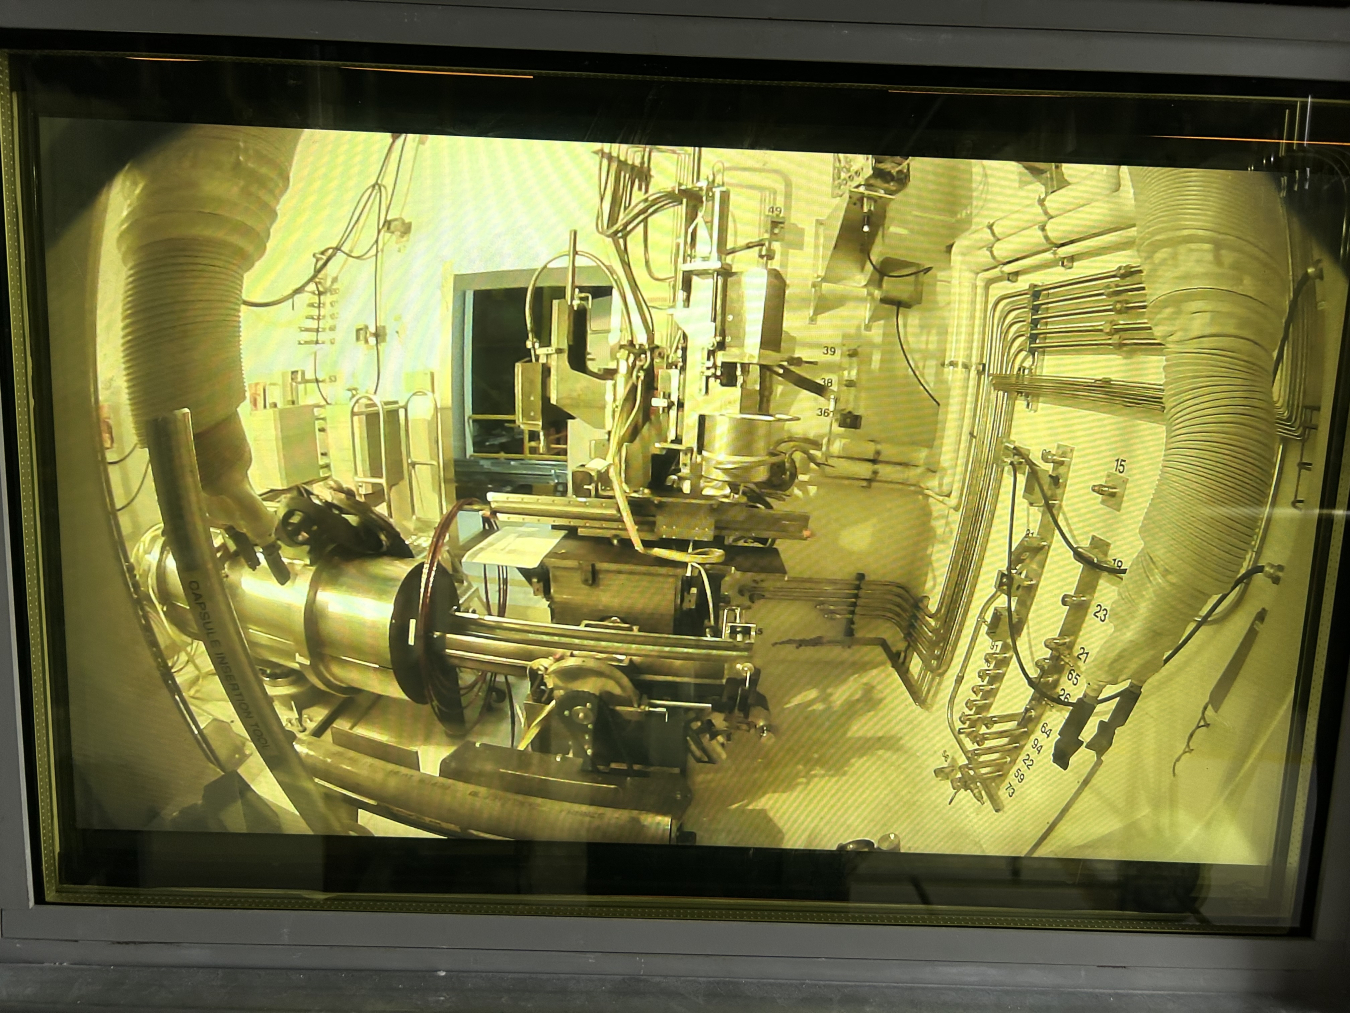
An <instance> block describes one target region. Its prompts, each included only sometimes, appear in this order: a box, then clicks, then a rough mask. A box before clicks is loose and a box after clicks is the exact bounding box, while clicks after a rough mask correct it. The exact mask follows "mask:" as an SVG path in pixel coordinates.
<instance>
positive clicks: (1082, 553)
mask: <svg viewBox="0 0 1350 1013" xmlns="http://www.w3.org/2000/svg"><path fill="white" fill-rule="evenodd" d="M1016 453H1017V456H1018V457H1020V458H1022V460H1024V461H1026V463H1027V471H1028V472H1029V473H1030V474H1031V477H1032V479H1033V480H1034V481H1035V483H1036V491H1037V492H1039V493H1040V494H1041V502H1043V503H1044V504H1045V512H1046V513H1047V514H1049V516H1050V521H1051V523H1053V524H1054V525H1055V530H1056V531H1057V532H1059V537H1060V539H1061V540H1062V541H1063V542H1064V545H1065V546H1066V547H1067V548H1068V550H1069V551H1070V552H1071V553H1073V558H1074V559H1076V560H1077V561H1078V562H1080V563H1082V564H1083V565H1084V566H1086V567H1087V568H1088V569H1090V570H1097V571H1099V572H1101V573H1113V574H1115V575H1116V576H1118V577H1123V576H1124V575H1125V574H1126V573H1128V572H1129V571H1128V568H1126V567H1124V566H1112V565H1111V564H1110V563H1103V562H1101V561H1100V560H1098V559H1096V558H1094V557H1093V556H1092V555H1091V554H1090V553H1088V552H1087V551H1086V550H1085V549H1082V548H1079V547H1078V546H1077V545H1075V544H1074V543H1073V539H1072V538H1070V537H1069V533H1068V532H1067V531H1065V530H1064V526H1063V525H1062V524H1060V521H1059V515H1058V513H1056V511H1055V509H1054V508H1053V507H1052V506H1051V505H1050V496H1049V494H1048V493H1047V492H1046V489H1045V483H1043V482H1042V481H1041V473H1040V470H1039V469H1038V468H1037V466H1036V464H1035V463H1034V462H1033V461H1032V460H1031V458H1030V457H1029V456H1027V455H1026V454H1025V453H1023V452H1022V451H1021V450H1017V451H1016Z"/></svg>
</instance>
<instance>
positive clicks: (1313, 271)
mask: <svg viewBox="0 0 1350 1013" xmlns="http://www.w3.org/2000/svg"><path fill="white" fill-rule="evenodd" d="M1321 269H1322V262H1321V261H1320V260H1319V261H1316V262H1314V263H1313V265H1312V266H1311V267H1309V268H1308V269H1307V270H1306V271H1304V272H1303V273H1302V274H1300V275H1299V277H1298V281H1296V282H1294V291H1293V292H1291V293H1290V295H1289V308H1288V309H1287V310H1285V313H1284V329H1283V331H1282V332H1281V334H1280V343H1279V345H1278V346H1276V348H1275V367H1274V368H1273V369H1272V370H1271V373H1270V375H1271V378H1272V379H1273V378H1275V377H1277V376H1279V375H1280V366H1281V365H1282V364H1283V363H1284V349H1285V346H1286V345H1288V344H1289V335H1290V332H1291V331H1292V330H1293V328H1294V314H1295V312H1296V311H1297V309H1298V299H1299V296H1301V295H1302V294H1303V290H1304V289H1306V288H1307V287H1308V282H1310V281H1312V280H1313V278H1314V277H1316V276H1317V275H1318V274H1320V273H1321Z"/></svg>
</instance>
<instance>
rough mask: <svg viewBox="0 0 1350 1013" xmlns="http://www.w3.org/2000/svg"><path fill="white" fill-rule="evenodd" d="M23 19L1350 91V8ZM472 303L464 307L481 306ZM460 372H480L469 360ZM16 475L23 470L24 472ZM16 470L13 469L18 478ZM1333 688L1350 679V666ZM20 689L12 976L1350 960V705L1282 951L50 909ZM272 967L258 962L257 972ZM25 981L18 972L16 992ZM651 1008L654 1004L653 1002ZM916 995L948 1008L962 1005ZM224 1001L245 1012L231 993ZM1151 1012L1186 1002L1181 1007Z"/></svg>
mask: <svg viewBox="0 0 1350 1013" xmlns="http://www.w3.org/2000/svg"><path fill="white" fill-rule="evenodd" d="M11 29H20V30H48V31H50V30H70V31H82V32H124V33H125V32H133V33H145V34H146V35H147V36H154V35H162V34H166V33H179V34H184V35H199V36H200V35H220V36H234V37H248V38H282V39H292V40H312V39H315V38H323V39H329V40H336V41H360V42H371V43H386V44H418V45H435V44H444V45H456V46H465V47H482V48H502V47H504V46H507V45H509V46H510V47H511V48H513V49H536V50H541V51H555V52H556V51H568V50H575V51H590V52H605V53H618V54H638V55H653V56H655V55H660V56H672V57H701V58H717V57H734V58H737V59H773V60H798V61H827V62H834V63H841V64H842V63H878V64H896V65H901V64H913V65H925V66H934V67H978V68H990V69H1029V70H1046V69H1063V70H1076V71H1106V72H1123V73H1132V74H1167V75H1205V76H1219V77H1241V78H1246V79H1251V78H1252V77H1260V78H1267V79H1278V80H1281V81H1285V82H1289V81H1307V82H1309V87H1310V88H1312V87H1314V86H1315V84H1316V83H1318V82H1345V81H1348V80H1350V12H1348V11H1346V10H1342V9H1325V8H1322V9H1314V8H1290V7H1271V6H1260V5H1249V4H1234V3H1220V2H1196V0H1173V2H1162V0H1025V2H1018V3H1013V2H1008V3H1005V4H1001V5H987V4H984V3H980V2H978V0H950V2H948V3H946V4H942V5H935V4H931V3H918V2H915V0H895V2H893V3H891V4H889V5H887V6H885V7H884V8H883V7H882V6H880V5H876V4H874V3H867V2H864V0H836V2H835V3H832V4H830V5H829V6H828V8H826V7H824V6H822V5H819V4H818V3H816V2H813V0H778V2H776V3H774V4H767V5H766V4H763V3H761V2H759V0H716V2H713V0H686V2H684V3H675V2H671V0H590V2H584V0H511V5H510V6H509V7H507V6H503V5H496V4H489V3H459V4H442V3H434V2H405V0H199V2H196V3H194V4H191V5H187V4H182V3H180V2H177V0H45V2H44V3H41V4H35V3H25V2H23V0H0V33H5V32H7V31H8V30H11ZM466 277H467V276H466ZM458 284H459V280H458V278H457V279H456V285H458ZM455 310H456V313H460V312H461V311H462V306H461V301H460V300H458V299H457V300H456V302H455ZM21 311H22V307H15V312H16V313H21ZM15 319H16V320H17V321H18V322H19V323H21V322H22V321H21V320H20V319H19V318H18V317H16V318H15ZM461 322H462V318H461ZM461 347H462V345H461ZM460 375H461V376H463V375H465V374H464V372H463V370H462V369H461V372H460ZM6 463H7V464H8V465H9V468H11V469H12V468H13V467H14V466H16V465H19V464H20V463H21V462H6ZM10 475H12V471H10V470H7V471H6V473H5V475H4V476H3V477H4V481H5V482H6V483H8V482H9V480H10ZM1347 483H1350V468H1347V469H1345V470H1344V471H1343V475H1342V486H1343V488H1342V497H1343V498H1342V501H1344V494H1345V492H1346V489H1345V486H1346V484H1347ZM8 502H9V501H8V499H7V498H5V499H0V514H2V515H3V519H4V521H5V523H6V524H7V525H8V524H10V523H12V522H14V521H16V520H17V518H13V517H11V516H10V513H9V509H8ZM1341 520H1342V518H1338V519H1337V522H1338V529H1339V524H1340V522H1341ZM12 551H13V550H12V546H11V544H10V543H9V542H8V541H5V542H4V544H3V545H0V553H3V555H4V559H5V562H6V563H7V564H10V565H8V566H7V567H6V570H5V578H4V579H5V585H4V589H5V593H6V594H8V596H9V599H10V607H9V608H8V609H0V640H3V641H4V642H6V643H8V645H9V652H8V666H9V668H10V671H11V674H12V675H13V674H14V673H17V672H18V671H19V667H18V656H17V648H16V636H17V630H16V627H15V617H14V614H13V597H14V596H13V584H12V580H13V575H14V574H15V573H16V572H18V571H16V570H15V568H14V566H13V563H14V559H13V558H12ZM1333 676H1335V677H1340V678H1344V673H1333ZM7 685H8V687H9V689H8V691H7V692H4V693H0V965H3V964H6V963H7V964H11V965H17V964H41V963H49V964H56V963H72V962H73V963H83V964H110V963H120V964H124V965H128V964H129V965H143V966H147V967H148V966H169V965H173V966H177V967H180V968H188V967H195V968H216V969H223V968H230V967H233V968H274V969H285V968H297V967H305V968H326V969H332V970H334V971H336V970H339V969H344V970H350V969H353V968H364V969H367V970H369V971H370V972H371V973H374V972H384V973H393V972H395V971H407V972H413V971H419V970H420V971H434V972H451V971H453V972H457V973H459V974H461V975H470V974H471V972H486V973H492V974H499V975H500V974H508V973H510V972H520V971H529V972H532V973H534V974H542V975H548V976H550V979H551V980H552V981H554V983H555V984H557V985H558V986H559V987H560V988H561V987H564V986H565V983H566V982H569V981H573V980H579V981H582V982H587V981H593V980H594V978H588V977H585V976H594V975H605V976H611V979H610V980H612V981H620V980H623V981H631V980H638V979H640V978H650V977H655V978H658V979H659V978H663V977H666V976H671V977H679V978H683V979H686V980H690V979H696V980H699V981H703V982H714V983H716V982H718V981H722V982H726V981H728V980H731V979H759V980H763V981H765V982H776V983H777V984H776V985H769V984H766V985H765V986H764V991H763V995H765V996H772V995H789V996H792V995H795V996H798V997H801V996H807V995H812V994H820V993H819V992H816V993H812V992H810V990H809V989H806V990H805V991H801V990H798V991H793V990H792V987H791V986H800V987H801V988H805V984H806V983H811V982H815V983H824V982H853V983H870V984H873V985H882V984H897V983H906V984H909V985H912V986H923V987H925V988H929V989H931V988H933V987H937V986H943V987H947V988H954V987H956V986H971V985H978V986H985V989H984V991H980V990H978V989H977V990H976V991H977V992H978V995H977V994H976V992H972V993H968V995H969V997H970V999H971V1003H970V1005H969V1006H968V1007H967V1008H975V1007H976V1005H977V1004H979V1005H986V1004H987V1005H989V1006H991V1007H992V1006H993V1005H994V1004H995V1003H998V1002H1005V1001H1007V999H1008V998H1009V997H1010V996H1011V995H1013V993H1010V992H1008V991H1006V990H1007V989H1026V990H1031V991H1028V992H1026V993H1019V994H1022V995H1024V997H1025V996H1041V997H1046V996H1048V997H1049V998H1045V999H1044V1000H1043V1001H1045V1002H1046V1004H1047V1008H1069V1006H1070V1005H1071V1004H1072V1003H1073V1002H1074V1001H1075V1000H1074V999H1073V996H1075V995H1079V996H1081V995H1082V994H1083V993H1084V990H1086V991H1088V992H1093V993H1094V994H1096V993H1102V992H1109V993H1111V994H1113V995H1114V994H1121V995H1123V994H1125V993H1127V992H1130V991H1134V992H1138V991H1139V990H1152V992H1153V993H1154V994H1157V995H1159V996H1161V995H1164V994H1166V993H1183V992H1184V993H1190V994H1192V995H1194V994H1196V993H1200V992H1210V993H1214V994H1215V995H1217V996H1219V997H1220V998H1221V1001H1222V1004H1223V1006H1225V1007H1226V1008H1237V1007H1236V1006H1235V1005H1234V1003H1235V1002H1236V998H1237V997H1238V996H1240V995H1242V994H1253V993H1272V992H1280V993H1286V994H1293V993H1296V992H1299V991H1304V990H1306V989H1307V988H1309V987H1311V986H1312V985H1315V984H1317V983H1318V982H1324V983H1325V982H1332V981H1333V980H1334V976H1335V975H1336V974H1337V973H1338V972H1339V971H1340V969H1341V968H1342V967H1343V966H1344V963H1345V961H1346V959H1347V957H1350V945H1348V939H1350V863H1346V862H1343V861H1337V860H1336V857H1337V856H1340V855H1344V854H1347V853H1350V748H1346V747H1347V746H1350V742H1348V741H1347V740H1350V699H1347V703H1346V708H1345V710H1346V713H1345V714H1344V715H1343V716H1342V725H1341V741H1342V747H1343V748H1341V749H1340V750H1339V751H1338V755H1337V760H1336V768H1335V775H1334V790H1333V793H1332V797H1331V805H1330V810H1329V812H1328V814H1327V824H1326V837H1325V841H1324V849H1325V850H1324V854H1325V855H1326V856H1327V859H1328V860H1326V861H1324V862H1323V863H1322V868H1321V875H1320V883H1318V884H1317V886H1316V890H1317V894H1318V902H1317V907H1316V912H1315V919H1314V924H1313V928H1312V932H1311V935H1310V937H1308V938H1278V939H1271V938H1253V937H1236V936H1189V935H1188V936H1177V935H1171V934H1156V935H1149V934H1138V933H1121V932H1070V931H1058V930H1022V929H971V928H929V927H900V926H860V925H804V924H774V923H754V924H745V923H721V922H714V921H657V920H636V919H605V918H596V919H585V918H544V917H532V916H510V917H505V916H464V915H412V914H381V913H373V912H366V913H331V912H314V911H248V910H234V909H228V910H223V909H218V910H205V909H173V908H131V907H93V906H75V905H50V906H49V905H36V904H34V898H33V893H32V888H31V881H32V879H31V874H30V869H31V864H32V862H33V860H34V858H35V857H36V856H33V855H32V854H31V853H30V841H31V839H32V838H31V837H30V828H29V826H28V821H27V812H28V808H27V801H28V799H27V789H26V782H25V770H24V766H23V763H24V761H23V755H22V735H21V732H20V724H19V691H18V682H17V679H15V678H13V677H11V679H10V680H9V682H8V683H7ZM372 940H379V943H378V944H374V943H372V942H371V941H372ZM221 973H224V972H223V971H222V972H221ZM249 973H252V972H240V977H239V978H238V979H237V980H242V976H243V975H247V974H249ZM569 976H571V977H569ZM578 976H579V977H578ZM49 977H50V976H49ZM520 977H521V976H520V975H516V977H513V978H510V979H505V978H503V979H500V980H501V981H502V982H503V983H504V984H503V987H504V988H506V990H507V993H511V989H512V988H515V987H516V986H512V985H510V984H509V982H510V981H517V984H519V982H518V980H517V979H519V978H520ZM7 980H8V979H6V978H5V975H4V972H3V970H0V990H2V989H3V988H4V987H6V986H5V985H4V982H5V981H7ZM52 980H54V979H52ZM418 980H419V981H425V982H427V985H426V987H427V988H428V989H430V988H434V987H436V980H435V979H434V978H432V979H426V978H418ZM464 980H468V979H467V978H465V979H464ZM569 987H570V986H569ZM775 988H777V989H778V991H777V992H775V991H774V989H775ZM528 991H529V990H528V989H527V988H525V987H524V986H523V985H522V986H520V987H519V988H518V989H517V994H519V995H520V996H521V997H522V999H521V1001H522V1003H523V1002H525V1001H526V997H527V993H528ZM0 994H3V992H0ZM427 994H428V995H431V994H433V993H431V992H428V993H427ZM631 994H633V995H635V996H637V995H640V994H645V993H642V991H641V989H635V990H634V991H632V993H631ZM693 994H702V995H705V996H706V997H707V998H706V999H705V1001H706V1002H707V1003H708V1004H709V1005H711V1006H712V1007H713V1008H715V1009H716V1008H726V1009H739V1008H745V1006H744V1005H743V998H744V993H737V992H736V991H735V990H734V989H732V990H728V989H727V988H721V989H720V991H719V987H709V988H707V989H705V990H704V992H702V993H698V992H697V990H695V992H694V993H693ZM889 994H892V995H895V994H898V993H889ZM904 994H906V995H909V994H911V993H904ZM912 994H915V995H918V994H924V995H928V996H930V997H934V998H935V997H936V996H937V995H938V994H939V993H937V992H932V991H929V992H926V993H912ZM719 997H720V998H719ZM981 997H983V998H981ZM1224 997H1226V998H1224ZM205 1001H206V1002H208V1003H210V1002H213V1001H216V1000H210V999H207V1000H205ZM218 1001H219V1002H220V1003H222V1004H223V1003H225V1002H226V1001H227V1000H226V999H225V998H224V996H221V997H220V998H219V1000H218ZM1201 1005H1202V1004H1201V1003H1199V1002H1196V1003H1193V1004H1192V1005H1191V1006H1190V1007H1189V1008H1201ZM568 1008H571V1007H570V1006H569V1007H568ZM593 1008H601V1007H599V1006H596V1007H593ZM944 1008H945V1007H944ZM1120 1008H1126V1007H1125V1006H1123V1005H1122V1006H1121V1007H1120ZM1150 1008H1180V1007H1169V1006H1166V1005H1164V1004H1162V1003H1161V1002H1160V1003H1159V1004H1158V1005H1156V1006H1152V1007H1150ZM1205 1008H1221V1007H1219V1006H1215V1007H1205ZM1244 1008H1246V1007H1244ZM1281 1008H1287V1007H1281ZM1313 1008H1332V1007H1331V1006H1326V1007H1321V1006H1318V1007H1313Z"/></svg>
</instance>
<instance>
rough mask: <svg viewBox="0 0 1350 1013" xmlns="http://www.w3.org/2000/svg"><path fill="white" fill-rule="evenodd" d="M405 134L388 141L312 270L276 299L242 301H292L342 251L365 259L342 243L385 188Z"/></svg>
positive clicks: (263, 304)
mask: <svg viewBox="0 0 1350 1013" xmlns="http://www.w3.org/2000/svg"><path fill="white" fill-rule="evenodd" d="M404 136H405V135H402V134H396V135H395V136H394V138H393V139H392V140H391V141H390V142H389V147H388V148H386V149H385V152H384V158H383V159H381V161H380V168H379V170H378V172H376V174H375V181H374V182H373V183H371V184H370V185H368V186H367V187H366V188H365V189H364V190H363V191H361V195H360V196H359V197H357V199H356V204H355V206H353V208H352V211H351V213H350V214H349V215H348V216H347V224H346V225H345V226H343V230H342V234H341V236H340V237H339V238H338V241H337V242H336V243H334V244H333V245H332V246H329V247H326V248H325V249H323V250H320V251H319V253H318V262H317V264H316V265H315V267H314V271H313V273H312V274H310V276H309V277H308V278H306V279H305V280H304V281H303V282H302V283H301V284H299V285H297V286H296V287H295V288H293V289H291V290H290V291H289V292H287V293H286V294H285V295H281V296H277V297H276V298H275V299H244V300H242V302H243V305H245V306H247V307H249V308H250V309H266V308H268V307H271V306H280V305H281V304H282V303H285V302H290V301H291V300H292V299H294V298H295V297H296V296H298V295H299V294H300V293H302V292H304V291H305V289H307V288H309V286H310V285H312V284H314V282H315V281H317V280H318V279H319V277H320V276H321V275H322V274H323V272H324V271H326V270H327V269H328V265H329V264H331V263H332V262H333V261H334V260H335V259H337V256H338V254H339V253H340V254H342V255H343V256H345V257H349V258H352V259H357V260H359V259H362V258H361V257H354V256H353V255H352V254H351V253H348V252H347V251H346V250H344V249H343V247H344V246H345V245H346V243H347V242H348V240H350V239H351V238H352V233H353V232H354V230H355V229H356V228H357V226H358V223H360V222H361V221H363V220H364V218H365V214H366V211H367V210H369V208H370V201H371V198H372V196H373V195H374V193H375V190H376V188H379V189H383V186H384V185H383V184H382V183H381V182H380V179H381V178H382V177H383V176H384V172H385V170H386V169H387V168H388V167H389V158H390V156H391V155H393V153H394V145H396V144H397V143H398V141H399V138H400V137H404ZM383 229H384V223H383V222H381V223H380V225H379V227H378V228H377V230H376V233H375V235H376V239H377V241H378V238H379V234H380V232H381V231H383Z"/></svg>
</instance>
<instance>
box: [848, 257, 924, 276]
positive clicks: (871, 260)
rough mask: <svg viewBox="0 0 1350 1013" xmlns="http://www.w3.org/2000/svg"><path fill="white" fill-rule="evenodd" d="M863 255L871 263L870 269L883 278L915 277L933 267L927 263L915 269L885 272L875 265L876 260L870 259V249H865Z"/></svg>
mask: <svg viewBox="0 0 1350 1013" xmlns="http://www.w3.org/2000/svg"><path fill="white" fill-rule="evenodd" d="M865 255H866V257H867V262H868V263H869V264H871V265H872V270H873V271H876V273H877V274H879V275H881V276H882V277H883V278H917V277H918V276H919V275H921V274H927V273H928V272H929V271H931V270H932V269H933V265H932V264H929V265H928V266H927V267H921V268H919V269H918V270H917V271H902V272H900V273H899V274H887V273H886V272H885V271H883V270H882V269H881V268H879V267H878V266H877V262H876V261H875V260H873V259H872V251H871V250H868V251H866V254H865Z"/></svg>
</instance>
